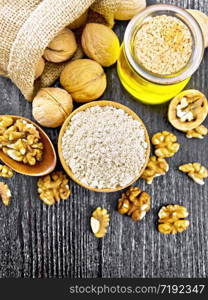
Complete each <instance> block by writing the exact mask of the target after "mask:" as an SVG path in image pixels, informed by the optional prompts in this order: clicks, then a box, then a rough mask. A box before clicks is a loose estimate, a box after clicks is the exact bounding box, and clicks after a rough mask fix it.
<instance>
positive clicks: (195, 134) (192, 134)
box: [186, 125, 208, 139]
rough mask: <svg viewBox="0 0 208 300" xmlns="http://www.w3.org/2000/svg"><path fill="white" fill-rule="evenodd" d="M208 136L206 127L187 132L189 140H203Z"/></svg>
mask: <svg viewBox="0 0 208 300" xmlns="http://www.w3.org/2000/svg"><path fill="white" fill-rule="evenodd" d="M207 134H208V129H207V128H206V127H205V126H204V125H199V126H198V127H196V128H194V129H192V130H189V131H187V132H186V137H187V138H188V139H192V138H196V139H203V138H204V136H205V135H207Z"/></svg>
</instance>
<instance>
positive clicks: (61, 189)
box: [37, 171, 70, 205]
mask: <svg viewBox="0 0 208 300" xmlns="http://www.w3.org/2000/svg"><path fill="white" fill-rule="evenodd" d="M37 186H38V193H39V196H40V199H41V200H42V201H43V202H44V203H45V204H47V205H53V204H55V203H56V202H60V200H66V199H67V198H68V197H69V196H70V189H69V185H68V179H67V177H66V174H64V173H63V172H62V171H56V172H53V173H52V174H50V175H47V176H44V177H40V178H39V179H38V182H37Z"/></svg>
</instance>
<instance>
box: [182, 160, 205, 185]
mask: <svg viewBox="0 0 208 300" xmlns="http://www.w3.org/2000/svg"><path fill="white" fill-rule="evenodd" d="M179 170H180V171H182V172H183V173H187V175H188V176H189V177H191V178H192V179H193V180H194V181H195V182H196V183H198V184H200V185H203V184H204V180H203V179H205V178H207V177H208V170H207V169H206V168H205V167H204V166H202V165H201V164H200V163H198V162H195V163H189V164H185V165H181V166H180V167H179Z"/></svg>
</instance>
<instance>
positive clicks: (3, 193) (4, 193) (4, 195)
mask: <svg viewBox="0 0 208 300" xmlns="http://www.w3.org/2000/svg"><path fill="white" fill-rule="evenodd" d="M11 196H12V194H11V192H10V189H9V187H8V185H7V184H5V183H4V182H0V198H1V200H2V202H3V204H4V205H6V206H8V205H9V204H10V199H11Z"/></svg>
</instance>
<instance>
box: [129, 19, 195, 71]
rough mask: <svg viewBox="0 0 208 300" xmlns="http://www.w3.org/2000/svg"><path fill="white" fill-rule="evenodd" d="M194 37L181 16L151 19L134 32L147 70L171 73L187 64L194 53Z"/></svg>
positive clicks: (138, 55) (137, 51)
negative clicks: (179, 17) (181, 19)
mask: <svg viewBox="0 0 208 300" xmlns="http://www.w3.org/2000/svg"><path fill="white" fill-rule="evenodd" d="M192 44H193V39H192V36H191V32H190V30H189V28H188V27H187V26H186V25H185V24H184V23H183V22H182V21H180V20H179V19H178V18H176V17H172V16H166V15H162V16H156V17H150V18H148V19H147V20H146V21H145V22H144V23H143V24H142V26H141V27H140V29H139V30H138V31H137V33H136V35H135V40H134V52H135V57H136V59H137V61H138V62H139V63H140V64H141V65H143V66H144V67H145V68H146V69H147V70H148V71H150V72H153V73H156V74H159V75H170V74H175V73H177V72H178V71H180V70H181V69H182V68H183V67H185V66H186V65H187V63H188V62H189V60H190V57H191V54H192Z"/></svg>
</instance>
